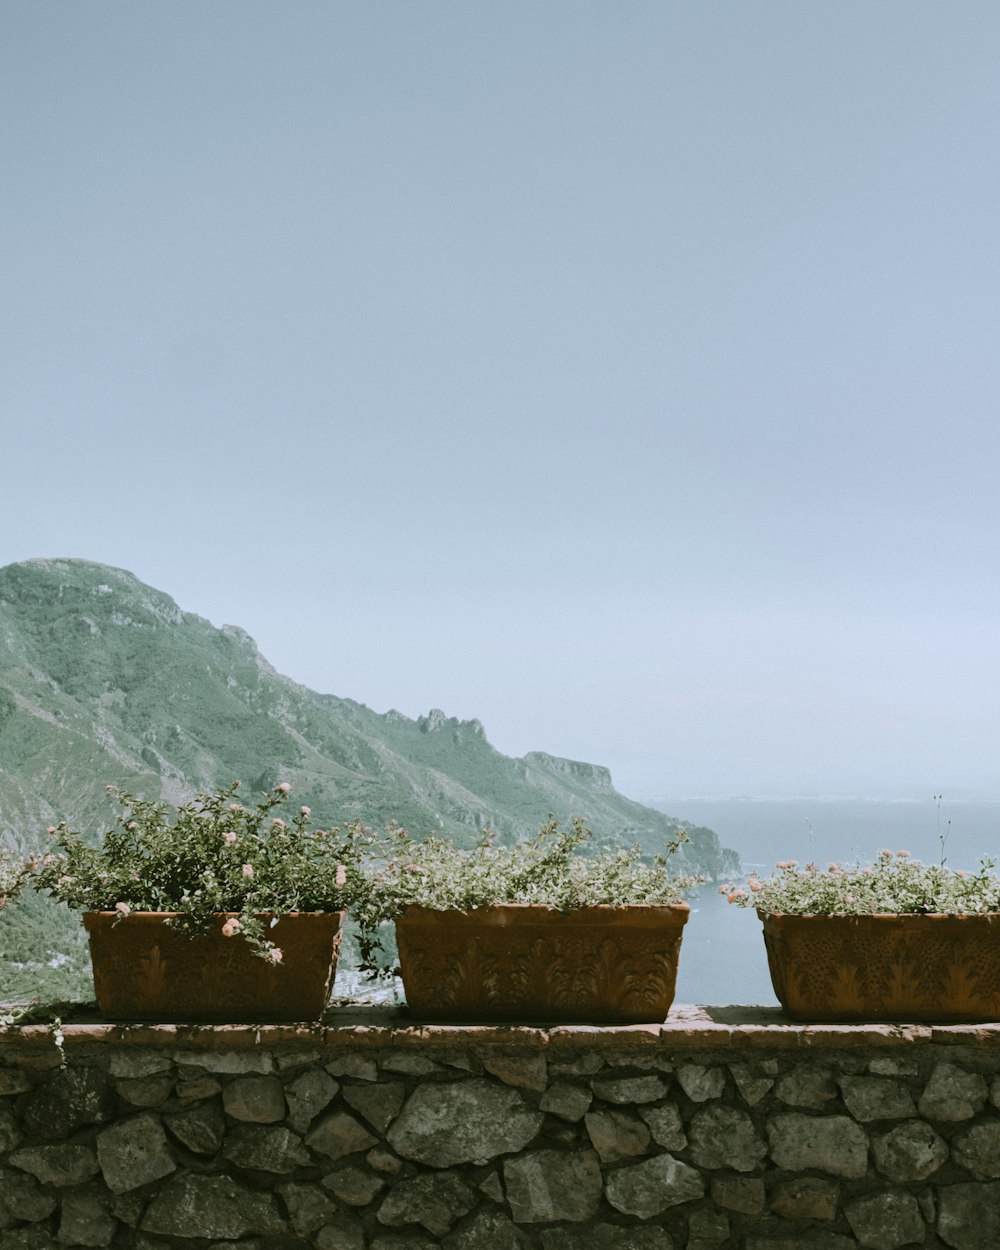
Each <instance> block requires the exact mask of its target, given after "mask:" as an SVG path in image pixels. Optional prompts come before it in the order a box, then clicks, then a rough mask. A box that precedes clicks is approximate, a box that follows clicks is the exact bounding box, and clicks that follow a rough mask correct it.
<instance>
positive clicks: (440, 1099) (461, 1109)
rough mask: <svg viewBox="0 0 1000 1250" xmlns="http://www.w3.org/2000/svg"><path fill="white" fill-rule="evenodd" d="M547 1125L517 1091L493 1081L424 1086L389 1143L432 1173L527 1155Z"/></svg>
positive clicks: (402, 1114) (409, 1101)
mask: <svg viewBox="0 0 1000 1250" xmlns="http://www.w3.org/2000/svg"><path fill="white" fill-rule="evenodd" d="M544 1119H545V1116H544V1113H543V1112H541V1111H532V1110H530V1109H529V1108H528V1107H526V1106H525V1105H524V1103H523V1102H522V1100H521V1098H520V1096H519V1095H518V1093H517V1092H516V1090H513V1089H510V1088H508V1087H500V1086H497V1085H495V1084H494V1083H493V1082H492V1081H486V1080H480V1079H473V1080H471V1081H459V1082H449V1083H447V1084H440V1085H438V1084H435V1085H421V1086H419V1087H418V1088H417V1089H416V1090H415V1091H414V1092H413V1093H412V1094H411V1095H410V1097H409V1098H408V1099H407V1101H406V1103H405V1104H404V1106H403V1109H402V1111H401V1112H400V1114H399V1116H398V1117H397V1119H396V1121H395V1123H394V1124H393V1125H392V1127H391V1128H390V1129H389V1131H388V1133H387V1134H386V1140H387V1141H388V1143H389V1145H390V1146H392V1148H393V1150H395V1151H396V1153H397V1154H400V1155H402V1156H403V1158H404V1159H412V1160H414V1161H415V1162H417V1163H427V1164H430V1166H431V1167H452V1166H454V1165H455V1164H457V1163H488V1162H489V1161H490V1160H491V1159H493V1158H495V1157H496V1156H497V1155H499V1154H509V1153H511V1152H513V1151H516V1150H523V1149H524V1147H525V1146H527V1144H528V1143H529V1142H530V1141H531V1140H532V1138H533V1137H535V1135H536V1134H537V1133H538V1130H539V1129H540V1128H541V1126H542V1122H543V1120H544Z"/></svg>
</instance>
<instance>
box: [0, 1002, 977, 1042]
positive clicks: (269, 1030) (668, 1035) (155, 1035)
mask: <svg viewBox="0 0 1000 1250" xmlns="http://www.w3.org/2000/svg"><path fill="white" fill-rule="evenodd" d="M92 1043H105V1044H107V1043H110V1044H112V1045H138V1046H170V1047H179V1048H190V1049H214V1050H237V1049H246V1048H249V1047H257V1046H260V1047H266V1048H269V1049H273V1048H279V1049H315V1048H316V1047H320V1048H322V1049H324V1050H330V1049H346V1048H351V1049H357V1048H359V1047H363V1048H368V1047H378V1048H386V1047H394V1048H398V1047H408V1048H412V1049H426V1048H429V1047H452V1048H454V1047H464V1046H498V1047H501V1046H502V1047H507V1048H510V1047H516V1048H520V1049H534V1050H539V1049H546V1050H549V1051H552V1050H556V1049H560V1050H580V1049H601V1050H603V1049H614V1050H623V1049H629V1050H634V1049H637V1048H643V1049H647V1048H650V1047H660V1048H670V1049H687V1050H721V1049H723V1048H725V1049H726V1050H728V1051H729V1052H730V1053H732V1052H733V1051H754V1050H760V1049H782V1050H784V1049H796V1048H797V1049H804V1050H810V1051H815V1050H826V1049H844V1048H850V1049H856V1048H859V1047H879V1048H886V1047H890V1048H891V1047H907V1046H914V1045H928V1044H929V1045H939V1046H975V1047H984V1046H985V1047H992V1046H1000V1023H996V1024H993V1023H990V1024H949V1025H924V1024H893V1023H881V1024H809V1023H798V1022H795V1021H790V1020H789V1019H788V1018H787V1017H786V1016H785V1015H784V1013H783V1012H782V1011H781V1009H780V1008H777V1007H700V1006H692V1005H688V1004H677V1005H675V1006H674V1007H673V1008H672V1009H671V1011H670V1014H669V1016H668V1017H667V1019H666V1021H665V1022H664V1023H663V1024H636V1025H584V1024H572V1025H568V1024H564V1025H551V1026H535V1025H519V1024H510V1025H505V1024H426V1023H420V1022H416V1021H412V1020H410V1018H409V1014H408V1012H407V1011H406V1009H405V1008H400V1007H367V1006H349V1007H335V1008H331V1010H330V1011H328V1012H327V1014H326V1016H325V1017H324V1018H323V1020H322V1021H319V1022H317V1023H316V1024H261V1025H253V1024H218V1025H210V1024H205V1025H193V1024H112V1023H109V1022H107V1021H105V1020H103V1019H102V1018H101V1017H100V1016H99V1015H98V1014H97V1013H96V1011H91V1012H89V1013H88V1012H86V1011H82V1010H81V1011H80V1012H79V1013H77V1014H74V1016H73V1017H72V1019H70V1020H64V1021H63V1023H62V1024H61V1045H62V1046H63V1047H64V1048H68V1047H76V1046H80V1045H84V1044H92ZM15 1046H16V1047H18V1048H19V1049H22V1050H23V1049H25V1048H28V1049H46V1050H54V1049H55V1035H54V1032H53V1029H52V1027H51V1026H50V1025H46V1024H26V1025H10V1026H7V1027H4V1028H0V1053H2V1051H3V1050H4V1049H5V1048H7V1047H15Z"/></svg>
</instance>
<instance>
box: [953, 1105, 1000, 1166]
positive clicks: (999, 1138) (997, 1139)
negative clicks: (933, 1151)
mask: <svg viewBox="0 0 1000 1250" xmlns="http://www.w3.org/2000/svg"><path fill="white" fill-rule="evenodd" d="M951 1157H952V1158H953V1159H954V1160H955V1162H956V1163H958V1164H960V1165H961V1166H962V1167H963V1168H965V1170H966V1171H967V1172H971V1173H972V1175H973V1176H974V1177H975V1178H976V1179H977V1180H980V1181H985V1180H996V1179H997V1178H998V1177H1000V1120H996V1119H992V1120H986V1121H984V1122H983V1123H982V1124H977V1125H975V1126H974V1127H973V1128H970V1129H967V1130H966V1131H965V1132H962V1133H960V1134H958V1136H956V1137H953V1138H952V1139H951Z"/></svg>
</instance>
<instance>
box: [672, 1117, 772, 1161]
mask: <svg viewBox="0 0 1000 1250" xmlns="http://www.w3.org/2000/svg"><path fill="white" fill-rule="evenodd" d="M688 1142H689V1144H690V1153H691V1160H692V1162H694V1163H696V1164H697V1165H698V1167H701V1168H711V1169H713V1170H714V1169H716V1168H730V1169H731V1170H732V1171H734V1172H752V1171H753V1170H754V1168H756V1167H757V1165H758V1164H759V1163H760V1162H761V1160H762V1159H763V1158H764V1156H765V1155H766V1154H767V1146H766V1144H765V1143H764V1141H763V1139H762V1138H761V1136H760V1134H759V1133H758V1132H757V1130H756V1129H755V1128H754V1126H753V1121H752V1120H751V1119H750V1117H749V1116H748V1115H747V1113H746V1112H745V1111H743V1110H742V1109H741V1108H739V1107H729V1106H725V1105H723V1104H715V1105H713V1106H707V1107H699V1108H698V1109H697V1110H696V1111H695V1113H694V1115H693V1116H692V1117H691V1123H690V1124H689V1125H688Z"/></svg>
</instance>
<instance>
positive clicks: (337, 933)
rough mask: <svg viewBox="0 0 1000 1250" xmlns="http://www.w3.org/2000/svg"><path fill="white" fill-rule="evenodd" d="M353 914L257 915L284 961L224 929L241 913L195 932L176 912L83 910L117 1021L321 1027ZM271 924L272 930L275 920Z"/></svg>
mask: <svg viewBox="0 0 1000 1250" xmlns="http://www.w3.org/2000/svg"><path fill="white" fill-rule="evenodd" d="M344 915H345V913H344V912H342V911H336V912H297V913H290V914H288V915H283V916H270V915H267V914H258V916H257V919H258V920H260V921H261V922H262V924H263V925H264V927H265V930H266V932H267V933H268V936H269V938H270V940H271V941H273V942H274V943H275V946H274V948H273V949H276V950H280V952H281V958H280V960H278V961H274V960H272V959H267V958H262V957H261V956H260V955H258V954H255V953H254V951H253V948H252V947H251V946H250V945H249V944H248V943H247V942H241V941H239V940H234V939H233V938H232V937H229V936H226V934H225V933H224V932H223V930H224V926H225V925H226V924H227V923H230V924H231V923H232V922H233V921H234V920H235V919H236V916H235V913H226V912H221V913H219V914H218V915H217V916H216V917H215V921H214V924H213V925H212V927H211V928H208V929H206V930H204V931H201V932H197V933H194V934H188V933H186V932H184V931H183V930H182V929H180V928H178V927H176V925H174V924H169V923H167V922H168V921H176V920H177V919H178V916H177V914H176V913H169V912H132V913H131V914H130V915H128V916H124V917H123V916H121V915H120V914H118V913H117V912H107V911H103V912H102V911H89V912H84V915H83V923H84V926H85V927H86V929H87V933H88V935H89V937H90V954H91V962H92V964H93V969H94V992H95V995H96V997H97V1005H98V1007H99V1008H100V1011H101V1014H102V1015H103V1016H105V1017H106V1018H107V1019H109V1020H173V1021H183V1022H187V1021H197V1022H201V1023H209V1022H214V1023H218V1022H233V1023H237V1022H240V1021H250V1022H256V1021H261V1022H263V1021H300V1020H301V1021H306V1020H318V1019H319V1017H320V1016H321V1015H322V1014H323V1011H324V1008H325V1007H326V1003H327V999H328V998H329V996H330V987H331V985H332V984H333V977H334V974H335V972H336V967H337V954H338V951H339V949H340V937H341V931H342V928H343V923H344ZM272 922H273V923H272Z"/></svg>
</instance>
